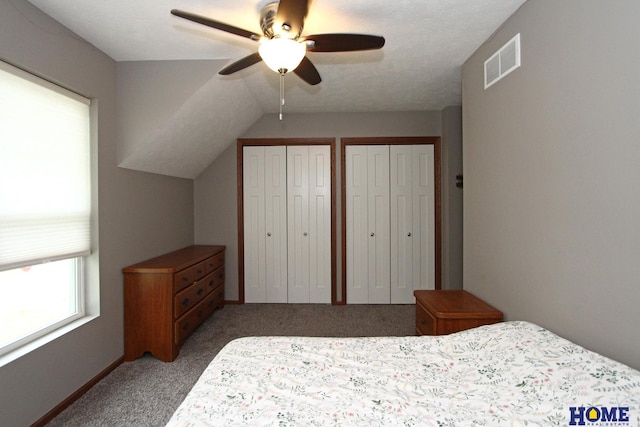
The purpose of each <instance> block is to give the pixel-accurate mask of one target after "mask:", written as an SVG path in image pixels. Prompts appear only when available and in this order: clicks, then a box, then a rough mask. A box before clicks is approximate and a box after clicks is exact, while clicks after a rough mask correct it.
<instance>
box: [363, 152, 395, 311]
mask: <svg viewBox="0 0 640 427" xmlns="http://www.w3.org/2000/svg"><path fill="white" fill-rule="evenodd" d="M367 149H368V161H367V163H368V165H367V176H368V181H369V185H368V221H367V223H368V225H369V244H368V265H369V267H368V269H369V303H371V304H385V303H386V304H388V303H389V301H390V294H389V281H390V274H391V271H390V262H389V256H390V226H389V146H387V145H380V146H377V145H376V146H369V147H367Z"/></svg>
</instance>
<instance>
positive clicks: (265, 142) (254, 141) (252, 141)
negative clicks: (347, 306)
mask: <svg viewBox="0 0 640 427" xmlns="http://www.w3.org/2000/svg"><path fill="white" fill-rule="evenodd" d="M273 145H284V146H291V145H294V146H295V145H328V146H329V147H330V156H331V304H334V305H335V304H337V292H336V237H337V235H336V215H337V214H336V165H335V163H336V139H335V138H239V139H238V140H237V147H236V148H237V151H236V161H237V194H238V303H239V304H244V302H245V297H244V182H243V179H244V173H243V171H244V169H243V152H244V147H245V146H273Z"/></svg>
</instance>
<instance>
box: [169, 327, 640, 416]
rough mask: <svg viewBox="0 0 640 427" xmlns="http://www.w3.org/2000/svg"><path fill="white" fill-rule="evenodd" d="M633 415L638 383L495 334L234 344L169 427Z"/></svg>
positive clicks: (559, 345) (547, 345) (526, 338)
mask: <svg viewBox="0 0 640 427" xmlns="http://www.w3.org/2000/svg"><path fill="white" fill-rule="evenodd" d="M639 412H640V372H639V371H637V370H634V369H632V368H630V367H628V366H626V365H623V364H621V363H618V362H615V361H613V360H611V359H608V358H606V357H604V356H601V355H599V354H597V353H594V352H591V351H588V350H586V349H585V348H583V347H580V346H578V345H576V344H573V343H571V342H569V341H567V340H565V339H563V338H561V337H559V336H557V335H555V334H553V333H552V332H550V331H548V330H546V329H544V328H542V327H540V326H537V325H534V324H532V323H528V322H504V323H498V324H494V325H489V326H482V327H479V328H475V329H470V330H467V331H463V332H459V333H456V334H451V335H445V336H435V337H433V336H419V337H363V338H317V337H314V338H311V337H247V338H240V339H237V340H234V341H232V342H230V343H229V344H227V345H226V346H225V347H224V348H223V349H222V350H221V351H220V352H219V353H218V354H217V355H216V356H215V358H214V359H213V361H212V362H211V363H210V365H209V366H208V367H207V368H206V370H205V371H204V372H203V374H202V376H201V377H200V379H199V380H198V381H197V383H196V384H195V385H194V387H193V389H192V390H191V391H190V392H189V394H188V396H187V397H186V399H185V400H184V402H183V403H182V404H181V405H180V406H179V407H178V409H177V410H176V412H175V413H174V415H173V417H172V418H171V420H170V421H169V424H168V425H169V426H172V427H176V426H209V425H216V426H233V425H243V426H245V425H246V426H274V425H280V426H321V425H348V426H399V425H404V426H501V425H505V426H506V425H509V426H512V425H544V426H547V425H594V426H595V425H616V426H619V425H624V426H634V427H637V426H638V425H639V418H638V414H639ZM582 423H584V424H582ZM612 423H615V424H612Z"/></svg>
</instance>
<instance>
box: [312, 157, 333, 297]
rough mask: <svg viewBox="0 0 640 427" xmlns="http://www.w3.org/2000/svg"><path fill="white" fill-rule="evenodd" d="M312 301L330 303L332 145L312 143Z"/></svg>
mask: <svg viewBox="0 0 640 427" xmlns="http://www.w3.org/2000/svg"><path fill="white" fill-rule="evenodd" d="M308 238H309V302H311V303H325V304H329V303H331V149H330V147H329V146H328V145H319V146H310V147H309V236H308Z"/></svg>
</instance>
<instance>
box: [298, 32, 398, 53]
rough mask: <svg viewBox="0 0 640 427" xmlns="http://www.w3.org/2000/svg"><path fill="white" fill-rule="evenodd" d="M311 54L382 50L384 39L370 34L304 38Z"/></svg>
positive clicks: (324, 35)
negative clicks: (311, 42)
mask: <svg viewBox="0 0 640 427" xmlns="http://www.w3.org/2000/svg"><path fill="white" fill-rule="evenodd" d="M304 41H306V42H308V41H313V46H310V43H307V50H308V51H310V52H352V51H356V50H373V49H380V48H381V47H382V46H384V42H385V40H384V37H381V36H371V35H368V34H316V35H313V36H304Z"/></svg>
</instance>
